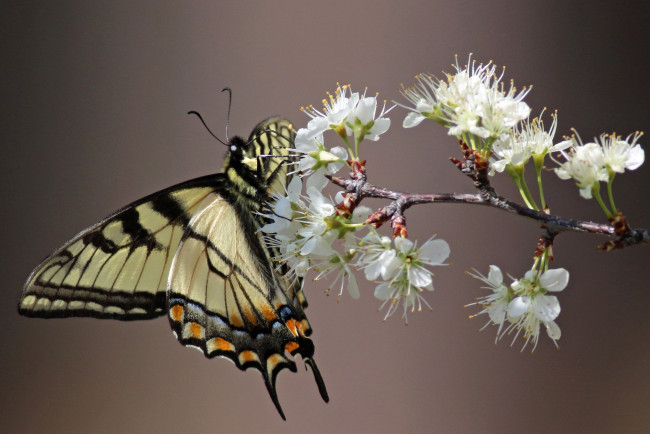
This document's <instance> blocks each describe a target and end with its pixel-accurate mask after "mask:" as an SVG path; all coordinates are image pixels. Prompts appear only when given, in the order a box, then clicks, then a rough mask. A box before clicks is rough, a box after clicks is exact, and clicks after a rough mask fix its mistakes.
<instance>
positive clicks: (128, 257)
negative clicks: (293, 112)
mask: <svg viewBox="0 0 650 434" xmlns="http://www.w3.org/2000/svg"><path fill="white" fill-rule="evenodd" d="M201 120H202V119H201ZM294 137H295V134H294V133H293V130H292V129H291V123H290V122H289V121H288V120H286V119H283V118H279V117H273V118H269V119H266V120H264V121H262V122H260V123H259V124H258V125H257V126H256V127H255V129H253V132H252V133H251V135H250V137H249V139H248V140H247V141H244V140H243V139H242V138H240V137H234V138H232V139H231V140H230V141H229V143H228V147H229V151H228V153H227V156H226V161H225V164H224V169H223V173H217V174H213V175H208V176H203V177H201V178H196V179H193V180H190V181H186V182H183V183H181V184H178V185H175V186H172V187H169V188H167V189H165V190H162V191H159V192H157V193H154V194H152V195H149V196H147V197H144V198H142V199H140V200H138V201H136V202H133V203H131V204H130V205H127V206H126V207H124V208H122V209H120V210H118V211H116V212H115V213H113V214H111V215H110V216H108V217H106V218H105V219H103V220H102V221H100V222H99V223H96V224H95V225H93V226H91V227H89V228H88V229H86V230H84V231H82V232H80V233H79V234H77V235H76V236H75V237H73V238H72V239H71V240H70V241H68V242H67V243H65V244H64V245H63V246H62V247H61V248H59V249H58V250H56V251H55V252H54V253H52V254H51V255H50V256H48V257H47V258H46V259H45V260H44V261H43V262H42V263H41V264H40V265H39V266H38V267H36V268H35V269H34V271H33V272H32V273H31V275H30V276H29V278H28V279H27V282H26V283H25V286H24V289H23V294H22V298H21V300H20V304H19V307H18V310H19V312H20V314H22V315H25V316H28V317H38V318H63V317H75V316H76V317H94V318H110V319H118V320H139V319H151V318H156V317H159V316H162V315H167V316H168V318H169V323H170V325H171V328H172V330H173V333H174V335H175V336H176V338H177V339H178V341H179V342H180V343H181V344H183V345H185V346H187V347H195V348H198V349H199V350H201V352H203V354H204V355H205V356H206V357H208V358H213V357H227V358H228V359H230V360H232V361H233V362H234V363H235V365H236V366H237V367H238V368H239V369H241V370H246V369H248V368H255V369H257V370H259V371H260V372H261V373H262V377H263V378H264V383H265V385H266V388H267V390H268V392H269V395H270V396H271V399H272V401H273V403H274V404H275V407H276V408H277V410H278V412H279V413H280V416H282V418H283V419H285V416H284V412H283V411H282V408H281V406H280V403H279V401H278V396H277V392H276V388H275V381H276V377H277V375H278V373H279V372H280V371H282V370H283V369H285V368H286V369H289V370H290V371H293V372H296V370H297V368H296V363H295V362H294V361H293V360H291V359H290V358H288V357H287V354H286V353H287V352H288V353H289V354H291V355H293V356H295V355H296V354H300V355H301V356H302V358H303V360H304V362H305V364H306V365H308V366H309V367H310V368H311V370H312V372H313V375H314V378H315V380H316V384H317V386H318V390H319V392H320V395H321V397H322V398H323V400H324V401H325V402H328V401H329V397H328V394H327V390H326V388H325V383H324V382H323V378H322V376H321V374H320V371H319V370H318V367H317V366H316V362H315V361H314V358H313V355H314V344H313V343H312V341H311V339H310V338H309V335H310V334H311V332H312V329H311V326H310V324H309V321H308V320H307V318H306V316H305V312H304V309H305V308H306V307H307V301H306V299H305V296H304V294H303V291H302V282H301V281H300V280H299V279H295V278H294V279H290V278H289V277H288V275H287V267H286V265H283V264H279V265H278V264H274V263H272V258H273V257H274V256H277V255H278V252H277V251H275V248H274V247H273V246H272V245H271V244H272V243H269V239H268V238H264V237H263V236H262V234H261V233H260V231H259V230H260V228H261V227H262V226H263V225H264V223H265V222H264V217H262V216H261V214H260V213H259V211H260V210H262V209H263V208H264V206H265V204H268V203H270V202H271V201H272V200H273V193H280V194H284V193H285V188H286V185H287V183H288V181H289V179H290V178H291V174H290V173H289V169H288V167H287V163H288V162H289V161H290V160H291V159H292V157H291V155H292V154H291V151H290V148H291V147H292V146H293V140H294ZM267 237H268V235H267Z"/></svg>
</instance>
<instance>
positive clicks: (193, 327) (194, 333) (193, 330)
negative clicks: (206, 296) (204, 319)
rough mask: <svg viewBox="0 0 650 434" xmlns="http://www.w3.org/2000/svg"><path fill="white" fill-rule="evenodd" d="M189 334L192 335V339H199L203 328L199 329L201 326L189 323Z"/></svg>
mask: <svg viewBox="0 0 650 434" xmlns="http://www.w3.org/2000/svg"><path fill="white" fill-rule="evenodd" d="M190 333H191V334H192V337H193V338H197V339H199V338H201V335H202V334H203V327H201V324H199V323H196V322H192V323H190Z"/></svg>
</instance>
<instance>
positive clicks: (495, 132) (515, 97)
mask: <svg viewBox="0 0 650 434" xmlns="http://www.w3.org/2000/svg"><path fill="white" fill-rule="evenodd" d="M455 68H456V73H455V74H448V75H447V81H444V80H440V79H437V78H436V77H434V76H432V75H430V74H419V75H417V76H416V80H417V84H416V85H415V86H413V87H410V88H404V87H402V94H403V95H404V97H406V99H407V100H409V101H410V102H411V103H412V104H413V105H414V107H413V108H411V107H406V108H407V109H409V110H411V113H409V114H408V115H407V116H406V118H405V119H404V123H403V126H404V128H411V127H414V126H416V125H418V124H419V123H420V122H422V121H423V120H424V119H427V118H429V119H433V120H435V121H436V122H438V123H440V124H442V125H444V126H446V127H447V128H448V129H449V131H448V133H449V135H453V136H456V137H458V138H464V139H466V140H467V141H468V142H469V143H470V144H472V146H475V145H477V141H476V140H475V139H476V138H478V139H488V143H489V140H495V139H497V138H498V137H500V136H501V135H503V134H504V133H507V132H509V131H510V129H511V128H513V127H514V126H515V125H517V123H519V122H520V121H522V120H523V119H526V118H528V115H529V114H530V107H528V104H526V103H525V102H524V101H523V99H524V98H525V97H526V95H527V94H528V92H529V91H530V88H527V89H523V90H521V91H520V92H517V89H516V88H515V87H514V86H513V85H512V83H511V84H510V88H509V89H508V90H507V91H506V90H505V88H504V85H503V82H502V81H501V80H502V79H503V73H501V75H496V65H494V64H493V63H491V62H490V63H487V64H485V65H483V64H477V63H476V62H473V61H472V60H471V57H470V61H469V65H468V66H465V67H461V66H460V65H459V64H458V59H456V64H455ZM479 147H480V146H479Z"/></svg>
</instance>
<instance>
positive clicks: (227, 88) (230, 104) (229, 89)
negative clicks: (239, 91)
mask: <svg viewBox="0 0 650 434" xmlns="http://www.w3.org/2000/svg"><path fill="white" fill-rule="evenodd" d="M225 91H228V116H226V140H228V141H229V142H230V138H229V137H228V124H229V123H230V107H231V106H232V89H231V88H229V87H224V88H223V89H221V92H225Z"/></svg>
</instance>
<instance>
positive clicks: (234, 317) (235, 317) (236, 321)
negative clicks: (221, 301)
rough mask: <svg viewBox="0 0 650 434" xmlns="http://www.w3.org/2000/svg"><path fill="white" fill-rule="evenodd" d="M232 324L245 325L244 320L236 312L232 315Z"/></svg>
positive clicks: (236, 325) (240, 326)
mask: <svg viewBox="0 0 650 434" xmlns="http://www.w3.org/2000/svg"><path fill="white" fill-rule="evenodd" d="M230 324H231V325H233V326H235V327H239V328H242V327H244V322H243V321H242V320H241V317H240V316H239V315H237V314H235V313H233V314H232V315H230Z"/></svg>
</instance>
